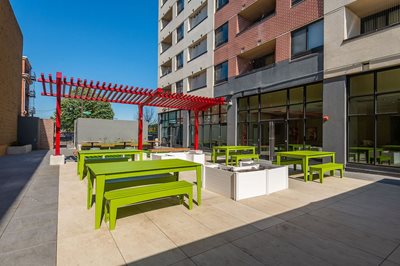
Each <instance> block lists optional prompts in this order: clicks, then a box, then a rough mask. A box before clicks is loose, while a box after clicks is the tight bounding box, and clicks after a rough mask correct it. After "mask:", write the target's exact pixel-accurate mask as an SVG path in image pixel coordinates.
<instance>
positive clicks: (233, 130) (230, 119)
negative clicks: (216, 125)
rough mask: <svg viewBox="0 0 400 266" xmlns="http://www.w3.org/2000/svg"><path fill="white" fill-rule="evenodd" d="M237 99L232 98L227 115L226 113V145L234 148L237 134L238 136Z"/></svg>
mask: <svg viewBox="0 0 400 266" xmlns="http://www.w3.org/2000/svg"><path fill="white" fill-rule="evenodd" d="M236 99H237V98H232V99H231V102H232V104H231V105H228V113H227V121H226V123H227V130H226V132H227V134H226V135H227V136H226V138H227V143H228V145H233V146H235V145H236V143H237V134H238V126H237V100H236Z"/></svg>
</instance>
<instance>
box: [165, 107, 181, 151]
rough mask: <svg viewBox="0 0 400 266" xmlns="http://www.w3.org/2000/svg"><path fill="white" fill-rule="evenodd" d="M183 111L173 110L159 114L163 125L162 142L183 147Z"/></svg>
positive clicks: (166, 144)
mask: <svg viewBox="0 0 400 266" xmlns="http://www.w3.org/2000/svg"><path fill="white" fill-rule="evenodd" d="M182 112H183V111H172V112H166V113H161V114H159V121H160V125H161V144H162V145H164V146H171V147H181V146H182V144H183V117H182V116H183V114H182Z"/></svg>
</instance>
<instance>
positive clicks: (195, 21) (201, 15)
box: [189, 2, 208, 29]
mask: <svg viewBox="0 0 400 266" xmlns="http://www.w3.org/2000/svg"><path fill="white" fill-rule="evenodd" d="M207 16H208V14H207V2H206V3H205V4H204V5H203V6H202V7H200V9H199V10H197V11H195V12H194V13H193V15H191V16H190V18H189V26H190V29H193V28H195V27H196V26H197V25H199V24H200V23H201V22H202V21H203V20H205V19H206V18H207Z"/></svg>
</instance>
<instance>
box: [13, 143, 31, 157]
mask: <svg viewBox="0 0 400 266" xmlns="http://www.w3.org/2000/svg"><path fill="white" fill-rule="evenodd" d="M31 151H32V145H31V144H28V145H24V146H8V147H7V154H9V155H16V154H24V153H28V152H31Z"/></svg>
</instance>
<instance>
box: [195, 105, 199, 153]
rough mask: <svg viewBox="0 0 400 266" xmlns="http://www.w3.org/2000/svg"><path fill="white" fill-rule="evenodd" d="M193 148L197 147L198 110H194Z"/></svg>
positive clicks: (196, 148)
mask: <svg viewBox="0 0 400 266" xmlns="http://www.w3.org/2000/svg"><path fill="white" fill-rule="evenodd" d="M194 149H195V150H198V149H199V111H198V110H195V111H194Z"/></svg>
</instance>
